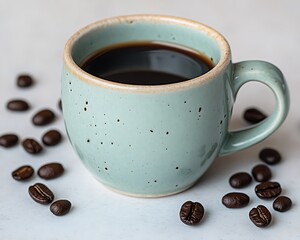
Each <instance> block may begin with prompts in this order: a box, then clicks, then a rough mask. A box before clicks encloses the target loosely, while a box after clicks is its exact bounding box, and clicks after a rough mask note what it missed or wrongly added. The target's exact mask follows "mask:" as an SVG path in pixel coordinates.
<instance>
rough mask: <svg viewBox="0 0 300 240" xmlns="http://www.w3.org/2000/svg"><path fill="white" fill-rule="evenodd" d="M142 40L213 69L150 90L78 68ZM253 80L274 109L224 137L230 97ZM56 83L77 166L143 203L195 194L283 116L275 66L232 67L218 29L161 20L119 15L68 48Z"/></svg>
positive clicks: (285, 100) (284, 98)
mask: <svg viewBox="0 0 300 240" xmlns="http://www.w3.org/2000/svg"><path fill="white" fill-rule="evenodd" d="M139 41H154V42H163V43H170V44H174V45H180V46H184V47H186V48H191V49H193V50H195V51H198V52H200V53H203V54H205V55H206V56H208V57H209V58H210V59H212V60H213V62H214V64H215V67H214V68H213V69H211V70H210V71H209V72H207V73H206V74H204V75H202V76H199V77H196V78H194V79H190V80H186V81H182V82H178V83H173V84H165V85H147V86H145V85H144V86H142V85H132V84H124V83H116V82H112V81H108V80H105V79H101V78H98V77H95V76H93V75H91V74H89V73H87V72H85V71H83V70H82V69H81V68H80V63H81V62H82V61H83V60H84V59H85V58H86V57H87V56H89V55H91V54H92V53H94V52H95V51H97V50H99V49H102V48H105V47H108V46H110V45H113V44H120V43H128V42H139ZM249 81H258V82H261V83H263V84H265V85H267V86H268V87H269V88H271V90H272V91H273V93H274V95H275V99H276V108H275V110H274V112H273V113H272V115H271V116H269V117H268V118H267V119H266V120H264V121H262V122H261V123H258V124H256V125H253V126H251V127H250V128H247V129H242V130H238V131H234V132H230V131H228V124H229V120H230V118H231V113H232V107H233V103H234V100H235V98H236V95H237V93H238V90H239V88H240V87H241V86H242V85H243V84H245V83H247V82H249ZM61 86H62V107H63V115H64V120H65V126H66V130H67V133H68V137H69V140H70V142H71V144H72V146H73V148H74V149H75V151H76V152H77V154H78V155H79V157H80V159H81V161H82V162H83V163H84V165H85V166H86V168H87V169H88V170H89V171H90V172H91V173H92V174H93V175H94V176H95V177H96V178H97V179H98V180H99V181H100V182H101V183H103V184H104V185H106V186H107V187H109V188H111V189H113V190H115V191H118V192H120V193H124V194H127V195H132V196H140V197H160V196H167V195H171V194H175V193H178V192H182V191H184V190H185V189H187V188H189V187H191V186H192V185H193V184H194V183H195V182H196V181H197V180H198V179H199V178H200V177H201V176H202V174H203V173H204V172H205V171H206V170H207V168H208V167H209V166H210V165H211V163H212V162H213V160H214V159H215V158H217V157H218V156H223V155H228V154H231V153H234V152H236V151H239V150H242V149H244V148H247V147H250V146H252V145H254V144H256V143H258V142H260V141H262V140H263V139H265V138H266V137H268V136H269V135H270V134H271V133H273V132H274V131H275V130H276V129H277V128H278V127H279V126H280V125H281V124H282V122H283V121H284V119H285V117H286V115H287V113H288V109H289V94H288V89H287V85H286V83H285V80H284V77H283V75H282V73H281V71H280V70H279V69H278V68H277V67H275V66H274V65H272V64H271V63H268V62H264V61H244V62H239V63H235V64H233V63H232V62H231V52H230V47H229V45H228V43H227V41H226V40H225V38H224V37H223V36H222V35H221V34H219V33H218V32H217V31H215V30H213V29H211V28H210V27H208V26H205V25H203V24H200V23H197V22H194V21H191V20H187V19H181V18H177V17H168V16H159V15H133V16H123V17H115V18H110V19H106V20H102V21H99V22H96V23H93V24H91V25H88V26H87V27H85V28H83V29H81V30H79V31H78V32H77V33H75V34H74V35H73V36H72V37H71V38H70V39H69V41H68V42H67V44H66V46H65V50H64V67H63V73H62V82H61Z"/></svg>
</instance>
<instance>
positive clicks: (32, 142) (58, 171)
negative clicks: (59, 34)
mask: <svg viewBox="0 0 300 240" xmlns="http://www.w3.org/2000/svg"><path fill="white" fill-rule="evenodd" d="M34 82H35V81H34V80H33V78H32V77H31V76H30V75H20V76H18V77H17V81H16V85H17V87H18V88H30V87H32V86H33V85H34ZM6 108H7V110H8V111H14V112H20V111H22V112H25V111H27V110H29V109H30V104H29V103H28V102H27V101H26V100H23V99H19V98H15V99H11V100H9V101H8V102H7V104H6ZM58 108H59V109H60V110H62V105H61V101H60V100H59V101H58ZM55 119H56V115H55V113H54V112H53V111H52V110H50V109H47V108H44V109H41V110H39V111H37V112H36V113H35V114H34V115H33V116H32V118H31V122H32V124H33V125H35V126H46V125H49V124H51V123H52V122H54V120H55ZM61 140H62V135H61V133H60V132H59V131H58V130H55V129H51V130H49V131H47V132H45V133H44V134H43V135H42V136H41V141H39V140H37V139H34V138H31V137H27V138H25V139H23V140H22V141H21V145H22V147H23V148H24V150H25V151H26V152H27V153H29V154H34V155H37V154H39V153H41V152H42V151H43V148H44V146H46V147H51V146H55V145H57V144H59V143H60V142H61ZM19 142H20V138H19V136H18V135H17V134H15V133H5V134H2V135H1V136H0V146H2V147H3V148H11V147H14V146H16V145H18V143H19ZM41 142H42V143H41ZM43 145H44V146H43ZM34 172H35V171H34V169H33V167H32V166H30V165H28V164H26V165H23V166H20V167H18V168H17V169H15V170H14V171H12V174H11V175H12V178H13V179H15V180H16V181H21V182H26V181H27V180H28V179H30V178H32V177H33V176H34ZM63 173H64V167H63V165H62V164H60V163H58V162H52V163H47V164H44V165H42V166H40V168H39V169H38V171H37V175H38V176H39V177H40V178H41V179H43V180H50V179H55V178H58V177H60V176H61V175H62V174H63ZM28 193H29V195H30V197H31V198H32V199H33V200H34V201H35V202H37V203H40V204H50V203H52V204H51V206H50V211H51V212H52V213H53V214H54V215H56V216H63V215H65V214H67V213H68V212H69V210H70V209H71V202H70V201H68V200H66V199H62V200H57V201H55V202H53V200H54V194H53V192H52V190H50V189H49V188H48V187H47V186H46V185H45V184H43V183H35V184H34V185H32V186H29V188H28Z"/></svg>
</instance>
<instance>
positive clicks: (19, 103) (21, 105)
mask: <svg viewBox="0 0 300 240" xmlns="http://www.w3.org/2000/svg"><path fill="white" fill-rule="evenodd" d="M6 108H7V109H8V110H11V111H18V112H24V111H27V110H28V109H29V104H28V103H27V102H26V101H25V100H21V99H14V100H10V101H9V102H8V103H7V105H6Z"/></svg>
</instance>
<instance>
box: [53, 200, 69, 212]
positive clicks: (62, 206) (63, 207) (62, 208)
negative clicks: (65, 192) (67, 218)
mask: <svg viewBox="0 0 300 240" xmlns="http://www.w3.org/2000/svg"><path fill="white" fill-rule="evenodd" d="M71 206H72V204H71V202H70V201H68V200H64V199H62V200H58V201H55V202H53V203H52V204H51V206H50V211H51V212H52V213H53V214H54V215H56V216H63V215H66V214H67V213H68V212H69V211H70V209H71Z"/></svg>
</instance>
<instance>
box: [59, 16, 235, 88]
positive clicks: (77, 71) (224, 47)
mask: <svg viewBox="0 0 300 240" xmlns="http://www.w3.org/2000/svg"><path fill="white" fill-rule="evenodd" d="M135 21H140V22H141V21H147V22H164V23H171V24H176V25H181V26H184V27H188V28H193V29H196V30H199V31H202V32H205V33H206V34H207V35H209V36H210V37H212V38H213V39H215V40H216V42H217V43H218V45H219V48H220V50H221V58H220V61H219V62H218V64H217V65H216V66H215V67H214V68H213V69H212V70H210V71H209V72H207V73H206V74H204V75H201V76H199V77H196V78H193V79H190V80H187V81H183V82H179V83H173V84H165V85H150V86H149V85H132V84H123V83H116V82H111V81H108V80H105V79H102V78H98V77H95V76H93V75H91V74H89V73H87V72H85V71H83V70H82V69H81V68H80V67H79V66H78V65H77V64H76V63H75V62H74V60H73V58H72V55H71V52H72V48H73V46H74V43H75V42H76V41H77V40H78V39H79V38H81V37H82V36H83V35H85V34H87V33H89V32H90V31H92V30H95V29H97V28H103V27H108V26H111V25H115V24H119V23H123V22H131V23H132V22H135ZM230 60H231V53H230V47H229V44H228V42H227V41H226V39H225V38H224V37H223V36H222V35H221V34H220V33H218V32H217V31H215V30H214V29H212V28H210V27H208V26H206V25H204V24H201V23H198V22H195V21H192V20H188V19H183V18H178V17H171V16H162V15H129V16H121V17H114V18H108V19H104V20H100V21H98V22H95V23H92V24H90V25H88V26H86V27H84V28H82V29H80V30H79V31H78V32H76V33H75V34H74V35H73V36H72V37H71V38H70V39H69V40H68V42H67V43H66V45H65V49H64V64H65V66H66V68H67V69H68V71H69V72H70V73H71V74H73V75H74V76H76V77H77V78H78V79H80V80H81V81H84V82H86V83H88V84H92V85H96V86H99V87H102V88H108V89H115V90H121V91H130V92H140V93H158V92H172V91H176V90H179V89H180V90H182V89H185V88H191V87H195V86H197V85H200V84H203V83H205V82H207V81H209V80H211V79H214V78H215V77H216V76H218V75H219V74H220V73H221V72H223V71H224V70H225V69H226V67H227V65H228V64H229V62H230Z"/></svg>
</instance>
